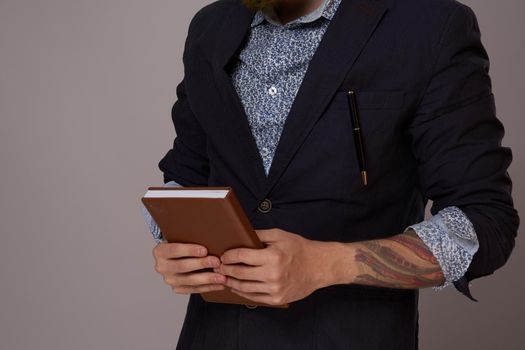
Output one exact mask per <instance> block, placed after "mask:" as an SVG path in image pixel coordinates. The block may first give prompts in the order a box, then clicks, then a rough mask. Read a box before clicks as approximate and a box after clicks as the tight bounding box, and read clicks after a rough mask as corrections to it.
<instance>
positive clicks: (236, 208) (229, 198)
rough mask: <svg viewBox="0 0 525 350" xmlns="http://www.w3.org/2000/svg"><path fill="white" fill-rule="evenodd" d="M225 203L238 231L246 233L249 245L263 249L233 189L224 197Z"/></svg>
mask: <svg viewBox="0 0 525 350" xmlns="http://www.w3.org/2000/svg"><path fill="white" fill-rule="evenodd" d="M225 199H226V203H227V204H228V206H229V210H230V211H231V212H232V214H233V215H234V216H235V217H236V218H237V219H236V220H235V222H236V223H238V224H239V225H240V227H239V229H241V230H243V231H245V232H248V235H249V237H250V240H251V242H250V243H251V245H252V247H254V248H264V244H263V243H262V242H261V240H260V239H259V237H258V236H257V233H255V230H254V229H253V226H252V224H251V222H250V220H249V219H248V217H247V216H246V213H245V211H244V209H243V208H242V206H241V203H240V202H239V200H238V199H237V196H236V195H235V192H234V191H233V188H231V189H230V191H228V194H227V195H226V198H225Z"/></svg>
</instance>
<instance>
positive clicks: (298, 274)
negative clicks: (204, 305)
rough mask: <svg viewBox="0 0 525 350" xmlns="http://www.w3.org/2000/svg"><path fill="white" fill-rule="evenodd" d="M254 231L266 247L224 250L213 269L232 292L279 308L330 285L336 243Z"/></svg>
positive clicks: (282, 231) (281, 233)
mask: <svg viewBox="0 0 525 350" xmlns="http://www.w3.org/2000/svg"><path fill="white" fill-rule="evenodd" d="M255 232H256V233H257V235H258V236H259V238H260V240H261V241H262V242H263V243H266V245H267V247H265V248H263V249H252V248H236V249H230V250H227V251H226V252H224V254H223V255H222V256H221V261H222V264H221V266H220V267H219V268H216V269H214V271H216V272H220V273H221V274H224V275H226V277H227V280H226V285H227V286H228V287H231V288H232V291H233V292H235V293H237V294H239V295H241V296H243V297H245V298H248V299H250V300H253V301H257V302H262V303H266V304H269V305H281V304H284V303H288V302H292V301H295V300H299V299H303V298H304V297H306V296H308V295H310V294H311V293H312V292H314V291H315V290H316V289H319V288H322V287H324V286H327V285H330V284H332V281H333V276H332V273H331V272H332V271H334V269H333V267H335V264H336V262H335V260H334V259H333V257H334V256H337V254H333V252H334V249H337V243H336V242H322V241H314V240H308V239H306V238H304V237H302V236H300V235H298V234H295V233H292V232H288V231H284V230H281V229H278V228H273V229H268V230H256V231H255ZM244 264H246V265H244Z"/></svg>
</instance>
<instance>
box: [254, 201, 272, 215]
mask: <svg viewBox="0 0 525 350" xmlns="http://www.w3.org/2000/svg"><path fill="white" fill-rule="evenodd" d="M257 209H258V210H259V211H260V212H261V213H267V212H269V211H270V210H271V209H272V202H270V200H269V199H268V198H265V199H264V200H263V201H262V202H261V203H259V206H258V207H257Z"/></svg>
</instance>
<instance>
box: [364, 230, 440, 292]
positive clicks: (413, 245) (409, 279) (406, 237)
mask: <svg viewBox="0 0 525 350" xmlns="http://www.w3.org/2000/svg"><path fill="white" fill-rule="evenodd" d="M355 244H356V245H357V249H356V254H355V261H356V263H357V264H356V266H357V270H358V273H357V275H356V277H355V279H354V282H355V283H358V284H368V285H376V286H382V287H390V288H422V287H430V286H434V285H438V284H440V283H442V282H443V280H444V276H443V272H442V271H441V267H440V266H439V264H438V262H437V260H436V258H435V257H434V256H433V255H432V253H431V252H430V251H429V249H428V248H427V247H426V245H425V244H424V243H423V241H421V240H420V239H419V237H418V236H417V234H416V233H415V232H413V231H411V230H409V231H407V232H405V233H402V234H399V235H396V236H393V237H390V238H386V239H381V240H371V241H364V242H358V243H355Z"/></svg>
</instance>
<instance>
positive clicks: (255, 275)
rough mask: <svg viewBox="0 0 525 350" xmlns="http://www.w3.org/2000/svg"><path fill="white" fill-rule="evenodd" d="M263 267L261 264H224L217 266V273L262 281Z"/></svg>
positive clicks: (239, 278)
mask: <svg viewBox="0 0 525 350" xmlns="http://www.w3.org/2000/svg"><path fill="white" fill-rule="evenodd" d="M264 270H265V269H264V268H263V267H261V266H245V265H239V264H235V265H225V264H222V265H221V266H220V267H219V273H221V274H223V275H226V276H231V277H234V278H236V279H238V280H251V281H264V280H265V278H264V276H265V274H264Z"/></svg>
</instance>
